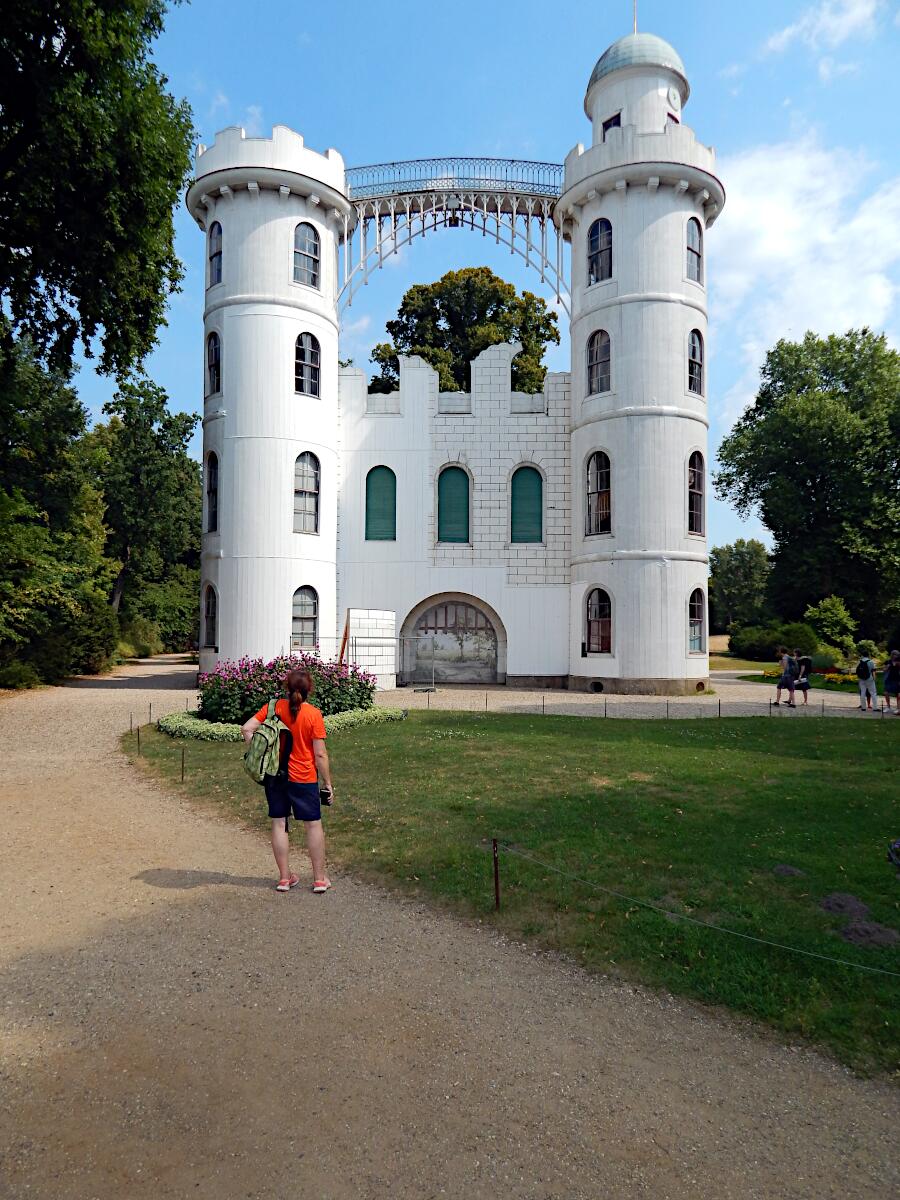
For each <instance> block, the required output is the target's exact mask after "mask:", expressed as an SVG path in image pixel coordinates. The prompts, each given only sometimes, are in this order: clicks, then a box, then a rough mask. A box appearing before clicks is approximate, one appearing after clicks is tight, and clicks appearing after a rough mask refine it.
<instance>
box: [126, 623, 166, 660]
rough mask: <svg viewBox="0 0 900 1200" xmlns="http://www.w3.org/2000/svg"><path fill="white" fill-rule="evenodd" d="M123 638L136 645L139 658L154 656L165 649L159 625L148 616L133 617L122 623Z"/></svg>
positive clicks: (136, 654)
mask: <svg viewBox="0 0 900 1200" xmlns="http://www.w3.org/2000/svg"><path fill="white" fill-rule="evenodd" d="M122 637H123V639H124V640H125V641H126V642H127V643H129V644H130V645H131V646H133V647H134V650H135V655H134V656H133V657H137V658H152V657H153V655H154V654H162V652H163V650H164V649H165V647H164V645H163V640H162V637H161V636H160V632H159V626H158V625H157V624H156V622H155V621H150V620H148V619H147V617H131V618H129V620H128V621H126V622H125V623H124V624H123V625H122Z"/></svg>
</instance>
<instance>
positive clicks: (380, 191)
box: [347, 158, 563, 200]
mask: <svg viewBox="0 0 900 1200" xmlns="http://www.w3.org/2000/svg"><path fill="white" fill-rule="evenodd" d="M562 182H563V166H562V163H547V162H526V161H524V160H522V159H518V158H415V159H411V160H410V161H408V162H392V163H373V164H372V165H370V166H367V167H350V168H348V170H347V190H348V192H349V195H350V199H351V200H365V199H370V198H372V197H375V196H401V195H404V194H407V193H410V192H415V193H422V192H442V193H443V192H452V191H463V192H491V193H495V194H496V193H503V192H515V193H518V194H520V195H522V194H526V195H532V196H551V197H556V196H558V195H559V194H560V192H561V191H562Z"/></svg>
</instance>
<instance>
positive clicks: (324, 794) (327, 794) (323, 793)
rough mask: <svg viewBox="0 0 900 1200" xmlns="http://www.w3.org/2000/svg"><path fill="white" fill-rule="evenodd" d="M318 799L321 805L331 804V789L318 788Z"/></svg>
mask: <svg viewBox="0 0 900 1200" xmlns="http://www.w3.org/2000/svg"><path fill="white" fill-rule="evenodd" d="M319 799H320V800H321V801H322V803H323V804H331V788H328V787H320V788H319Z"/></svg>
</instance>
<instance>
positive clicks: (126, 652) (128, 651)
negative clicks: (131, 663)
mask: <svg viewBox="0 0 900 1200" xmlns="http://www.w3.org/2000/svg"><path fill="white" fill-rule="evenodd" d="M138 657H139V655H138V652H137V650H136V649H135V647H134V646H132V644H131V642H122V641H120V642H119V644H118V645H117V646H116V653H115V658H116V661H117V662H126V661H127V660H128V659H129V658H138Z"/></svg>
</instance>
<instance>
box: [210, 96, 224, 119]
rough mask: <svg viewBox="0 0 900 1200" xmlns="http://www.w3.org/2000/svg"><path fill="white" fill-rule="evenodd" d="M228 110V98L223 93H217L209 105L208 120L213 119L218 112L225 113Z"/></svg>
mask: <svg viewBox="0 0 900 1200" xmlns="http://www.w3.org/2000/svg"><path fill="white" fill-rule="evenodd" d="M228 108H229V102H228V97H227V96H226V95H225V93H224V92H223V91H221V90H220V91H217V92H216V94H215V95H214V96H213V98H212V100H211V101H210V104H209V116H210V119H212V118H214V117H215V116H216V115H217V114H218V113H220V112H227V111H228Z"/></svg>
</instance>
